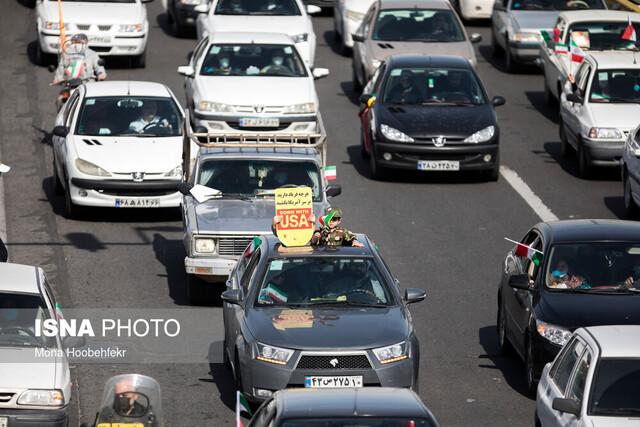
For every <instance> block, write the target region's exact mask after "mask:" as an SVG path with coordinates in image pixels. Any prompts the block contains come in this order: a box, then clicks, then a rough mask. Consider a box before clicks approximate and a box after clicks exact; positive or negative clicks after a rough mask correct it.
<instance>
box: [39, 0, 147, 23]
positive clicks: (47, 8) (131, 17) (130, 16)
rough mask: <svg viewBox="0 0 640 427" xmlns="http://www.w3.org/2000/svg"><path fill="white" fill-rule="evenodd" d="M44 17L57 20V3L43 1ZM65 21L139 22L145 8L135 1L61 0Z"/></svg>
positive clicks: (141, 19)
mask: <svg viewBox="0 0 640 427" xmlns="http://www.w3.org/2000/svg"><path fill="white" fill-rule="evenodd" d="M43 8H44V9H43V13H44V17H43V18H44V19H45V20H48V21H57V20H58V3H57V2H55V1H45V2H44V3H43ZM62 14H63V16H64V21H65V22H70V23H80V24H140V23H142V22H143V21H144V19H145V15H146V14H145V8H144V7H142V6H140V4H136V3H96V2H73V1H72V2H68V1H65V2H62Z"/></svg>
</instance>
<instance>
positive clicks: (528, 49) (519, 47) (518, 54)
mask: <svg viewBox="0 0 640 427" xmlns="http://www.w3.org/2000/svg"><path fill="white" fill-rule="evenodd" d="M509 52H510V53H511V57H512V58H513V59H515V60H516V61H518V62H521V63H527V64H535V63H536V60H537V59H538V58H540V44H539V43H520V42H513V41H509Z"/></svg>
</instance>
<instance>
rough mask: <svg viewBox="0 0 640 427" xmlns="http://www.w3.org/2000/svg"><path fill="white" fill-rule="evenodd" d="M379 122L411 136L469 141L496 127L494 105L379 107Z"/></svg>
mask: <svg viewBox="0 0 640 427" xmlns="http://www.w3.org/2000/svg"><path fill="white" fill-rule="evenodd" d="M376 113H379V117H377V119H378V123H380V124H382V123H384V124H386V125H387V126H391V127H393V128H396V129H398V130H399V131H401V132H404V133H406V134H407V135H409V136H411V137H431V136H438V135H443V136H447V137H450V138H466V137H468V136H469V135H471V134H473V133H475V132H477V131H479V130H481V129H484V128H486V127H487V126H491V125H495V124H496V121H495V114H494V112H493V108H492V107H491V105H489V104H487V105H479V106H473V107H454V106H451V107H449V106H424V105H380V106H379V107H378V109H377V111H376Z"/></svg>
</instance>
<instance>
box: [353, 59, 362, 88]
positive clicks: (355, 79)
mask: <svg viewBox="0 0 640 427" xmlns="http://www.w3.org/2000/svg"><path fill="white" fill-rule="evenodd" d="M351 81H352V82H353V84H352V87H353V91H354V92H355V93H356V94H360V92H362V85H361V84H360V81H359V80H358V73H356V65H355V64H353V66H352V67H351Z"/></svg>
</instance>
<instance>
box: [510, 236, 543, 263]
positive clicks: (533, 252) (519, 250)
mask: <svg viewBox="0 0 640 427" xmlns="http://www.w3.org/2000/svg"><path fill="white" fill-rule="evenodd" d="M504 240H506V241H508V242H511V243H515V244H516V250H515V252H514V254H515V255H516V256H519V257H527V258H529V259H530V260H531V261H533V263H534V264H535V265H537V266H538V265H540V261H542V256H543V255H544V253H543V252H541V251H539V250H537V249H533V248H532V247H531V246H527V245H525V244H524V243H520V242H516V241H515V240H511V239H509V238H507V237H505V238H504Z"/></svg>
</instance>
